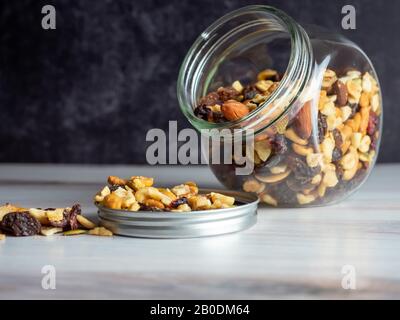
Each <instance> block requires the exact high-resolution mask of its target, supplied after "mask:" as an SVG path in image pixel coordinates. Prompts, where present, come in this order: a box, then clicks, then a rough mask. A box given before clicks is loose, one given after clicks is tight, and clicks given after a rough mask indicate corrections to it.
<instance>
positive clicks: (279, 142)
mask: <svg viewBox="0 0 400 320" xmlns="http://www.w3.org/2000/svg"><path fill="white" fill-rule="evenodd" d="M271 146H272V148H273V151H274V153H275V154H284V153H286V152H287V150H288V147H287V142H286V138H285V136H284V135H282V134H277V135H276V136H275V137H274V138H273V139H272V141H271Z"/></svg>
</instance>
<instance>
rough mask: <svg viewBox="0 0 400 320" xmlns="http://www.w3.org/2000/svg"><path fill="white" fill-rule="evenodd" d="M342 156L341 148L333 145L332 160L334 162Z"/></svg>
mask: <svg viewBox="0 0 400 320" xmlns="http://www.w3.org/2000/svg"><path fill="white" fill-rule="evenodd" d="M341 158H342V150H341V149H339V148H338V147H335V148H334V149H333V152H332V161H333V162H336V161H339V160H340V159H341Z"/></svg>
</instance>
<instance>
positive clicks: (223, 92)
mask: <svg viewBox="0 0 400 320" xmlns="http://www.w3.org/2000/svg"><path fill="white" fill-rule="evenodd" d="M217 93H218V95H219V99H220V100H221V101H222V102H225V101H228V100H232V99H235V98H237V97H238V96H239V92H237V91H236V90H235V89H234V88H232V87H221V88H218V90H217Z"/></svg>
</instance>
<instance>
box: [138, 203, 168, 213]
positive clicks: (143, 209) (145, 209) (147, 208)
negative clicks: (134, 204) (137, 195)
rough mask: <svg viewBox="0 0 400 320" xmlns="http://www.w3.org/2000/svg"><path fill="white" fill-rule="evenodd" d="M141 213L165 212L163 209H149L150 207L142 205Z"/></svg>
mask: <svg viewBox="0 0 400 320" xmlns="http://www.w3.org/2000/svg"><path fill="white" fill-rule="evenodd" d="M140 211H158V212H162V211H164V210H163V209H160V208H156V207H149V206H146V205H144V204H141V205H140Z"/></svg>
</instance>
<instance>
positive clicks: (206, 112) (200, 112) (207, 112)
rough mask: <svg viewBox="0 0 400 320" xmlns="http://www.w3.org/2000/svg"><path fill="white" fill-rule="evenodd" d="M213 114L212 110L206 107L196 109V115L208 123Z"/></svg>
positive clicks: (201, 106)
mask: <svg viewBox="0 0 400 320" xmlns="http://www.w3.org/2000/svg"><path fill="white" fill-rule="evenodd" d="M211 114H212V111H211V109H210V108H208V107H206V106H205V105H200V106H198V107H197V108H196V109H194V115H195V116H196V117H199V118H200V119H203V120H206V121H208V119H209V117H210V116H211Z"/></svg>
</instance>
